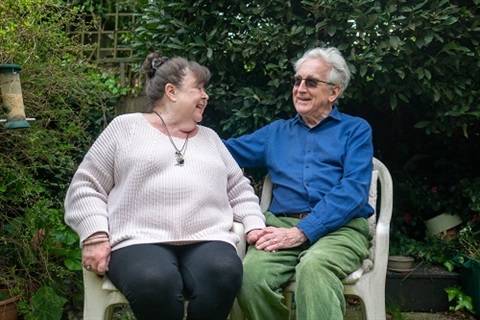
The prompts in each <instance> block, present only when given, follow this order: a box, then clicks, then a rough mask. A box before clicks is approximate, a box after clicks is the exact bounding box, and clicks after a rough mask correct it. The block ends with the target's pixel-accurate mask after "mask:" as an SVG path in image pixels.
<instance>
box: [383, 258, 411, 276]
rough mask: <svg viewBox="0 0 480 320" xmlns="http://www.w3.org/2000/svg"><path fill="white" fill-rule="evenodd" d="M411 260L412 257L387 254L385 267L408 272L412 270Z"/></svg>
mask: <svg viewBox="0 0 480 320" xmlns="http://www.w3.org/2000/svg"><path fill="white" fill-rule="evenodd" d="M413 261H414V259H413V258H412V257H405V256H389V257H388V265H387V269H388V270H391V271H395V272H409V271H412V270H413V268H412V266H413Z"/></svg>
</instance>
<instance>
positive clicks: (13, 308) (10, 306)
mask: <svg viewBox="0 0 480 320" xmlns="http://www.w3.org/2000/svg"><path fill="white" fill-rule="evenodd" d="M0 292H2V293H6V294H8V293H9V290H8V289H0ZM18 300H20V296H15V297H12V298H10V299H7V300H3V301H0V320H17V315H18V309H17V303H18Z"/></svg>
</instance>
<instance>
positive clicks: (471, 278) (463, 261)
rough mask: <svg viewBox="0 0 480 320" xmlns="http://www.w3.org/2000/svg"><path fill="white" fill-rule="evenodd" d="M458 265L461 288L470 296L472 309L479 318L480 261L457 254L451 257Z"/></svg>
mask: <svg viewBox="0 0 480 320" xmlns="http://www.w3.org/2000/svg"><path fill="white" fill-rule="evenodd" d="M453 261H455V263H456V264H457V266H459V267H460V268H459V273H460V285H461V287H462V290H463V291H465V293H466V294H467V295H469V296H470V297H471V298H472V300H473V301H472V304H473V309H474V310H475V312H476V314H477V319H480V261H477V260H475V259H472V258H470V257H467V256H465V255H462V254H459V255H457V256H455V257H454V258H453Z"/></svg>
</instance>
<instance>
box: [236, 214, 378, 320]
mask: <svg viewBox="0 0 480 320" xmlns="http://www.w3.org/2000/svg"><path fill="white" fill-rule="evenodd" d="M265 216H266V224H267V226H274V227H283V228H291V227H293V226H295V225H296V224H297V223H298V222H299V221H300V220H299V219H295V218H288V217H276V216H274V215H273V214H271V213H270V212H266V213H265ZM370 240H371V238H370V235H369V232H368V222H367V220H366V219H363V218H358V219H354V220H352V221H350V222H349V223H348V224H347V225H345V226H344V227H342V228H340V229H338V230H336V231H334V232H331V233H330V234H328V235H325V236H324V237H322V238H321V239H320V240H318V241H317V242H315V243H314V244H308V243H304V244H303V245H301V246H299V247H296V248H292V249H284V250H279V251H277V252H265V251H263V250H257V249H255V247H254V246H253V245H252V246H249V248H248V251H247V254H246V256H245V259H244V260H243V267H244V272H243V284H242V288H241V289H240V293H239V296H238V302H239V304H240V307H241V308H242V311H243V313H244V314H245V315H246V317H247V318H248V319H249V320H270V319H272V320H287V319H288V314H289V313H288V309H287V307H286V305H285V302H284V297H283V294H282V292H283V288H284V287H285V285H286V284H287V283H288V281H289V280H290V279H291V278H292V276H293V275H295V279H296V291H295V303H296V314H297V319H299V320H340V319H343V317H344V314H345V308H346V303H345V297H344V296H343V284H342V281H341V279H343V278H345V277H346V276H347V275H348V274H349V273H351V272H353V271H355V270H356V269H358V268H359V267H360V265H361V264H362V261H363V260H364V259H365V258H367V257H368V250H369V248H370V245H371V242H370Z"/></svg>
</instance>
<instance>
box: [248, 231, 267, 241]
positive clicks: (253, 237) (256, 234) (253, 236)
mask: <svg viewBox="0 0 480 320" xmlns="http://www.w3.org/2000/svg"><path fill="white" fill-rule="evenodd" d="M264 234H265V232H264V231H263V229H253V230H250V231H249V232H248V233H247V243H248V244H254V243H255V242H257V240H258V239H259V238H260V237H261V236H262V235H264Z"/></svg>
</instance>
